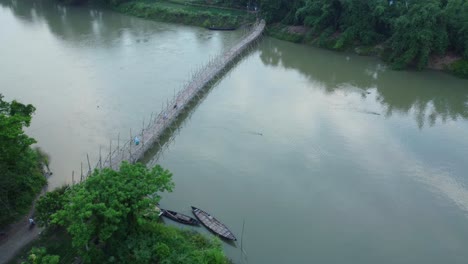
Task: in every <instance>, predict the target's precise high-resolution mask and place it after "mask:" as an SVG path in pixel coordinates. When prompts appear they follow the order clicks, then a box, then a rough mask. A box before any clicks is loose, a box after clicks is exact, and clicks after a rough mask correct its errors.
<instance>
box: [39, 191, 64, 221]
mask: <svg viewBox="0 0 468 264" xmlns="http://www.w3.org/2000/svg"><path fill="white" fill-rule="evenodd" d="M68 188H70V187H69V186H63V187H61V188H57V189H55V190H53V191H51V192H47V193H46V194H45V195H43V196H42V197H41V198H40V199H39V200H38V201H37V203H36V216H35V217H36V218H35V220H36V222H37V224H38V225H39V226H42V227H49V226H50V225H51V221H52V215H53V214H55V213H56V212H58V211H59V210H62V209H63V208H64V206H65V204H66V202H67V200H68V196H67V194H68V193H67V192H66V190H67V189H68Z"/></svg>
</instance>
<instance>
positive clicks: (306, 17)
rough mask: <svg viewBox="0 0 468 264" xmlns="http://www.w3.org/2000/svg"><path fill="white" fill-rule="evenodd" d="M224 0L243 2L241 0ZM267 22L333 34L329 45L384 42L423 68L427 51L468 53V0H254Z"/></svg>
mask: <svg viewBox="0 0 468 264" xmlns="http://www.w3.org/2000/svg"><path fill="white" fill-rule="evenodd" d="M224 2H235V3H237V4H239V3H241V2H242V3H243V2H245V1H243V0H238V1H234V0H225V1H224ZM249 2H251V3H256V4H258V5H259V6H260V10H261V13H262V15H263V17H264V18H265V19H267V22H269V23H283V24H286V25H302V26H306V27H309V28H311V29H312V35H315V36H320V35H322V37H323V36H325V37H327V38H334V41H333V45H331V46H330V48H334V49H342V48H343V47H345V46H348V45H355V44H357V45H376V44H384V45H385V47H387V48H388V49H389V56H388V59H389V61H390V62H391V64H392V65H393V66H394V67H395V68H398V69H401V68H405V67H407V66H409V65H413V66H416V67H417V68H423V67H425V66H427V63H428V59H429V56H430V55H444V54H445V53H446V52H449V51H450V52H455V53H456V54H458V55H460V56H463V57H464V58H465V59H468V1H467V0H366V1H364V0H257V1H253V0H252V1H249Z"/></svg>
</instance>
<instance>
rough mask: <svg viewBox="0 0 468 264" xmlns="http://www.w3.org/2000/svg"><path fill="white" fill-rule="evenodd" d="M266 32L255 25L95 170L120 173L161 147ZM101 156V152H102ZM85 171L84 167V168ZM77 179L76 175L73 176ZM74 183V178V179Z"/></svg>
mask: <svg viewBox="0 0 468 264" xmlns="http://www.w3.org/2000/svg"><path fill="white" fill-rule="evenodd" d="M264 29H265V21H264V20H261V21H259V22H257V23H255V24H254V25H253V27H252V29H251V30H250V31H249V33H248V34H247V35H246V36H245V37H243V38H242V39H241V41H239V42H238V43H237V44H236V45H234V46H233V47H232V48H231V49H230V50H228V51H227V52H225V53H223V54H221V55H219V56H217V57H216V58H214V59H212V60H211V61H210V62H209V63H207V64H206V65H205V66H204V67H203V68H202V69H201V70H199V71H198V72H196V73H194V74H193V76H192V78H191V80H190V81H189V82H188V83H187V84H186V85H185V87H184V88H183V89H181V90H180V91H179V92H178V93H177V94H176V95H175V96H174V98H173V100H172V101H171V102H169V101H168V102H167V104H166V106H165V108H163V109H162V110H161V112H160V113H159V114H158V115H156V116H155V117H154V118H153V116H151V118H150V121H149V122H148V124H147V126H146V127H145V125H144V124H143V129H142V130H141V132H140V133H138V134H137V135H132V133H131V132H130V138H129V139H127V140H126V141H125V143H124V144H123V145H122V146H120V140H119V144H118V145H117V146H116V148H115V149H112V141H111V143H110V146H109V152H108V154H107V157H106V158H105V159H104V160H103V159H102V157H101V153H99V161H98V163H97V164H96V166H95V168H99V169H102V168H111V169H118V168H119V167H120V164H121V163H122V162H123V161H128V162H130V163H134V162H137V161H139V160H141V159H142V158H143V157H144V155H145V153H146V152H147V151H148V150H149V149H151V148H152V147H153V146H157V145H158V144H159V147H161V144H160V137H161V135H163V134H164V132H165V131H166V130H167V129H168V128H169V127H170V126H171V124H173V122H174V121H175V120H176V119H177V117H179V115H180V114H181V113H182V112H183V111H184V109H185V108H187V106H188V105H189V103H190V102H191V101H193V100H194V98H195V97H197V96H198V93H200V92H201V91H202V90H203V89H204V88H205V87H207V86H208V85H209V84H210V82H212V81H213V80H216V78H219V77H220V76H222V74H223V73H224V72H225V71H226V70H228V68H229V65H230V64H231V63H233V62H234V61H235V60H236V59H238V58H239V57H240V56H241V55H242V53H243V52H245V51H246V50H247V49H248V48H249V47H251V46H252V44H253V43H255V42H256V41H257V40H258V39H259V38H260V36H261V35H262V33H263V31H264ZM135 138H138V141H139V143H138V144H136V142H135ZM99 152H101V150H99ZM87 158H88V168H89V169H88V172H87V174H86V175H87V176H89V175H90V174H91V173H92V169H91V165H90V162H89V157H87ZM81 167H82V170H83V165H82V166H81ZM72 177H73V175H72ZM81 180H83V172H82V173H81ZM72 181H73V182H74V177H73V179H72Z"/></svg>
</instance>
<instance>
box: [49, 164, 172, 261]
mask: <svg viewBox="0 0 468 264" xmlns="http://www.w3.org/2000/svg"><path fill="white" fill-rule="evenodd" d="M171 177H172V174H171V173H170V172H169V171H167V170H164V169H163V168H161V167H160V166H155V167H154V168H153V169H148V168H146V167H145V166H144V165H142V164H136V165H131V164H129V163H126V162H124V163H123V164H122V165H121V167H120V169H119V170H118V171H114V170H111V169H108V168H106V169H103V170H102V171H98V170H96V171H94V173H93V174H92V175H91V176H90V177H89V178H88V179H87V180H86V181H84V182H83V183H81V184H79V185H76V186H74V187H73V188H71V189H70V190H69V192H70V193H68V194H67V196H68V197H70V199H69V201H68V202H67V203H66V204H65V206H64V208H63V209H62V210H59V211H58V212H57V213H55V214H54V215H52V223H56V224H59V225H62V226H64V227H65V228H66V229H67V231H68V233H69V234H70V235H71V236H72V238H73V246H74V247H75V248H76V249H77V250H78V251H79V252H80V255H81V256H82V257H83V260H84V261H85V262H91V261H94V262H96V261H98V260H99V259H101V258H103V257H104V256H105V251H106V246H107V245H109V244H112V243H117V242H118V241H124V240H125V239H126V237H128V236H130V235H132V234H135V233H136V232H137V230H138V229H139V227H141V226H142V225H145V224H147V223H148V222H150V221H153V220H155V219H156V218H157V211H156V210H155V206H156V204H157V202H158V201H159V199H160V196H159V195H158V194H157V192H163V191H171V190H172V188H173V183H172V182H171Z"/></svg>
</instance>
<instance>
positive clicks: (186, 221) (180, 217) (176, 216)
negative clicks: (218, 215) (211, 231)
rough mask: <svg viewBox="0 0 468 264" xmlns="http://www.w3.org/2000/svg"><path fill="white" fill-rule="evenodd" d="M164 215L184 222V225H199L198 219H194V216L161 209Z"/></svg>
mask: <svg viewBox="0 0 468 264" xmlns="http://www.w3.org/2000/svg"><path fill="white" fill-rule="evenodd" d="M161 212H162V216H165V217H167V218H169V219H171V220H173V221H176V222H178V223H181V224H184V225H193V226H196V225H198V224H199V223H198V221H197V220H196V219H193V218H192V217H190V216H188V215H184V214H181V213H178V212H174V211H170V210H166V209H161Z"/></svg>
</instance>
